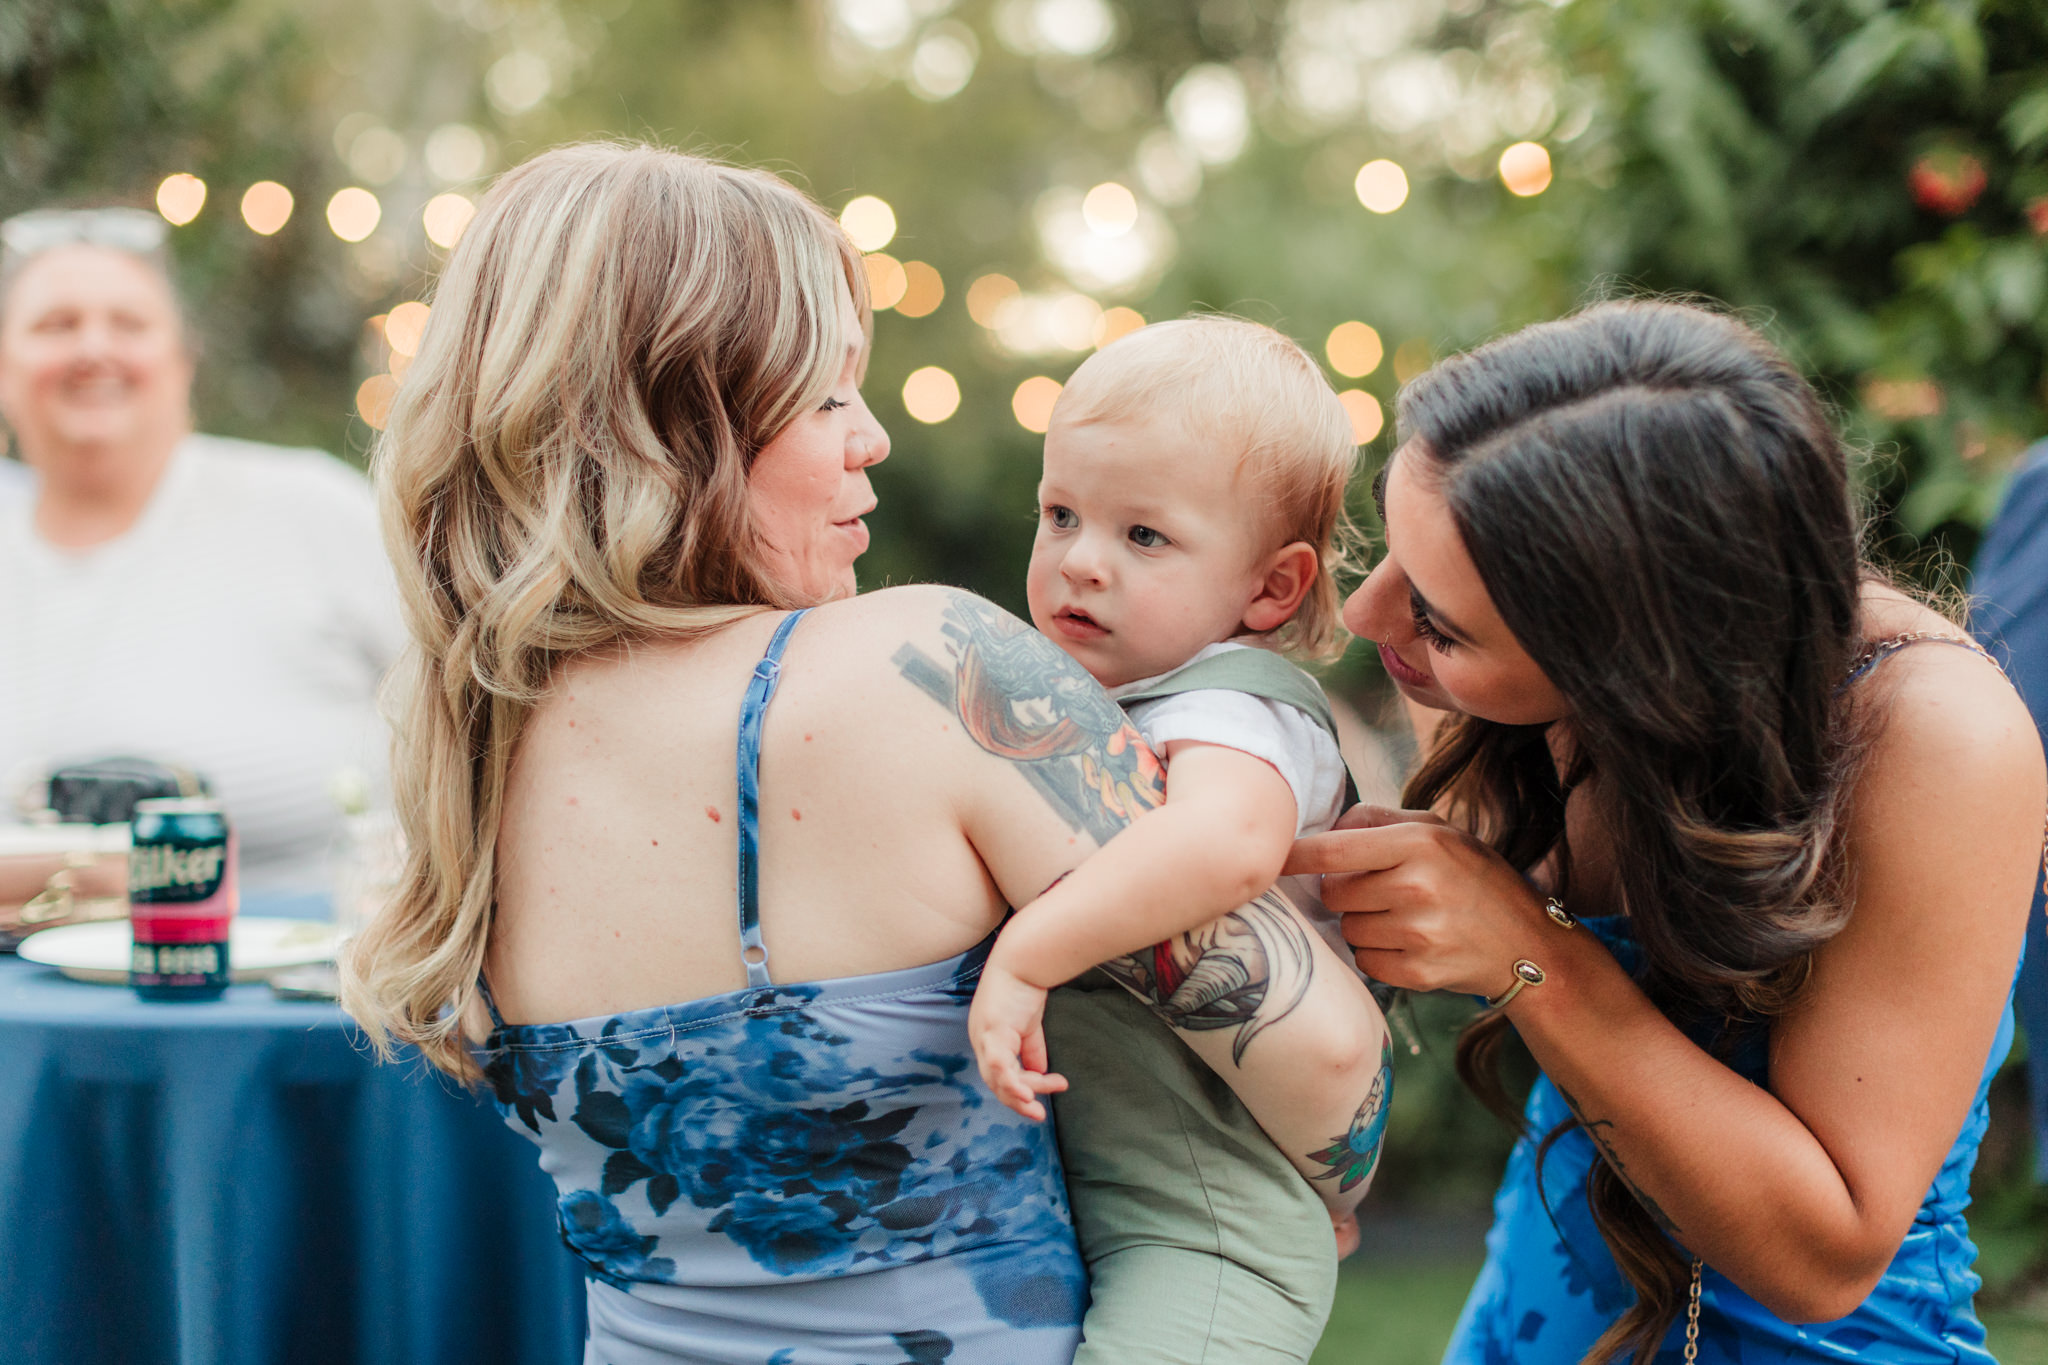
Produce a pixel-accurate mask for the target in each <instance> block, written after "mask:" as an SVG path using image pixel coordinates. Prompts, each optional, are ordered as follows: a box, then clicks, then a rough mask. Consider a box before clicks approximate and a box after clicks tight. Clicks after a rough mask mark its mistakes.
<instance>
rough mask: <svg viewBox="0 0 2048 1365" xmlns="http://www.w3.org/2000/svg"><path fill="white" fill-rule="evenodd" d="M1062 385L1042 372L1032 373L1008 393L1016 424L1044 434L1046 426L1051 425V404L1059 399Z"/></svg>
mask: <svg viewBox="0 0 2048 1365" xmlns="http://www.w3.org/2000/svg"><path fill="white" fill-rule="evenodd" d="M1062 387H1063V385H1061V383H1060V381H1059V380H1057V379H1054V378H1052V377H1051V376H1050V375H1043V374H1034V375H1032V376H1031V378H1029V379H1027V380H1025V381H1024V382H1023V383H1021V384H1019V385H1018V386H1017V391H1016V392H1015V393H1013V394H1011V395H1010V412H1011V413H1012V414H1013V415H1014V416H1015V417H1016V419H1017V425H1018V426H1020V427H1022V428H1024V430H1026V431H1035V432H1037V433H1038V434H1039V435H1040V436H1043V435H1045V430H1046V428H1047V427H1049V426H1051V425H1052V409H1053V404H1055V403H1057V402H1059V401H1060V389H1061V388H1062Z"/></svg>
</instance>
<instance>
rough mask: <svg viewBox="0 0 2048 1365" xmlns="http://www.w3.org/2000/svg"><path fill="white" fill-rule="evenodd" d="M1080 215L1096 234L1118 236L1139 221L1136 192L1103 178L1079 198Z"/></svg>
mask: <svg viewBox="0 0 2048 1365" xmlns="http://www.w3.org/2000/svg"><path fill="white" fill-rule="evenodd" d="M1081 217H1082V218H1083V219H1084V220H1085V221H1086V222H1087V224H1088V230H1089V231H1090V232H1092V233H1094V234H1095V235H1096V236H1098V237H1121V236H1123V235H1124V234H1125V233H1126V232H1129V231H1130V230H1131V229H1132V228H1134V227H1136V226H1137V225H1138V196H1137V195H1135V194H1132V193H1131V192H1130V191H1129V190H1128V189H1126V188H1124V187H1123V186H1122V185H1119V184H1118V183H1117V182H1116V181H1114V180H1105V181H1103V182H1102V183H1101V184H1100V185H1097V186H1096V187H1095V188H1094V189H1092V190H1090V191H1088V194H1087V197H1086V198H1084V199H1082V200H1081Z"/></svg>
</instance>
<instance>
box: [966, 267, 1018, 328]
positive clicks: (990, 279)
mask: <svg viewBox="0 0 2048 1365" xmlns="http://www.w3.org/2000/svg"><path fill="white" fill-rule="evenodd" d="M1016 296H1017V282H1016V281H1015V280H1013V279H1011V278H1010V277H1009V276H1008V275H983V276H982V277H981V278H980V279H978V280H976V281H975V282H974V283H973V284H970V285H968V286H967V316H968V317H971V318H973V319H974V320H975V321H976V322H978V323H980V324H981V325H982V326H984V327H994V326H995V325H996V314H997V313H998V311H999V310H1000V309H1001V308H1002V306H1003V304H1004V302H1005V301H1006V300H1009V299H1013V298H1015V297H1016Z"/></svg>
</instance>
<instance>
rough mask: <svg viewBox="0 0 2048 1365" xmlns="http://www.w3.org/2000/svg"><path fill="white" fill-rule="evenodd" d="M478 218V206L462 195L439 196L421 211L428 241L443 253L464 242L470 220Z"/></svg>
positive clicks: (429, 201) (421, 223) (422, 223)
mask: <svg viewBox="0 0 2048 1365" xmlns="http://www.w3.org/2000/svg"><path fill="white" fill-rule="evenodd" d="M474 217H476V205H475V204H472V203H471V202H470V201H469V200H468V198H466V197H465V196H463V195H460V194H454V193H449V194H437V195H435V196H434V197H433V198H432V199H429V200H428V201H427V206H426V207H425V208H423V209H421V210H420V225H421V226H422V227H424V228H426V230H427V240H428V241H430V242H432V243H433V244H434V245H435V246H437V247H440V248H441V249H442V250H443V251H447V250H451V249H452V248H453V247H454V246H455V244H456V243H457V242H459V241H461V240H462V234H463V232H464V231H465V230H466V229H467V228H468V227H469V220H470V219H472V218H474Z"/></svg>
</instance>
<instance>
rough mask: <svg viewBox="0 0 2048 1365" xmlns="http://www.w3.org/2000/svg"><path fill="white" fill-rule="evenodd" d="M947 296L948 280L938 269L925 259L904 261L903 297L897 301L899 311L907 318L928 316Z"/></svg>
mask: <svg viewBox="0 0 2048 1365" xmlns="http://www.w3.org/2000/svg"><path fill="white" fill-rule="evenodd" d="M945 297H946V282H945V281H944V280H943V279H941V278H940V277H939V272H938V271H937V270H936V269H934V268H933V267H931V266H929V265H926V264H925V263H924V262H923V261H905V262H904V263H903V297H902V298H900V299H898V300H897V301H896V311H897V312H899V313H901V314H902V315H903V316H904V317H907V318H921V317H927V316H929V315H930V314H932V313H933V312H935V311H937V309H938V306H939V304H940V303H942V302H944V301H945Z"/></svg>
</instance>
